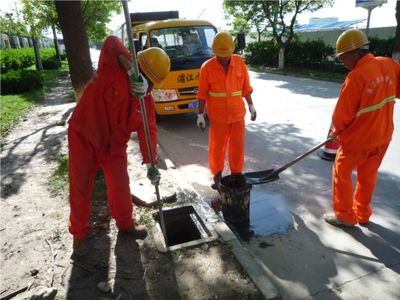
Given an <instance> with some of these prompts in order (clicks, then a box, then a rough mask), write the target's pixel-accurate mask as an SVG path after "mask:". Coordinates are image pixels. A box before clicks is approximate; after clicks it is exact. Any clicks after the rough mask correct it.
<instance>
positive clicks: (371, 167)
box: [332, 144, 389, 224]
mask: <svg viewBox="0 0 400 300" xmlns="http://www.w3.org/2000/svg"><path fill="white" fill-rule="evenodd" d="M388 146H389V144H386V145H383V146H379V147H375V148H372V149H368V150H362V151H348V150H343V148H341V147H340V148H339V150H338V153H337V154H336V160H335V163H334V165H333V174H332V179H333V180H332V181H333V182H332V185H333V186H332V199H333V210H334V211H335V214H336V215H337V216H338V217H339V218H340V219H341V220H343V221H345V222H347V223H350V224H355V223H357V222H360V223H366V222H368V220H369V218H370V216H371V214H372V209H371V206H370V203H371V200H372V194H373V192H374V189H375V184H376V180H377V178H378V168H379V166H380V164H381V162H382V159H383V157H384V156H385V153H386V150H387V148H388ZM354 169H356V170H357V179H356V187H355V190H353V184H352V171H353V170H354Z"/></svg>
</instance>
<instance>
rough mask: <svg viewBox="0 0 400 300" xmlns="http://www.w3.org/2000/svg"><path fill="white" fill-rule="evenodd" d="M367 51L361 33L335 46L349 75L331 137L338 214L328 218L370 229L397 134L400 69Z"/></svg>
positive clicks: (346, 35) (345, 36)
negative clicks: (381, 172) (388, 154)
mask: <svg viewBox="0 0 400 300" xmlns="http://www.w3.org/2000/svg"><path fill="white" fill-rule="evenodd" d="M368 49H369V41H368V39H367V37H366V36H365V34H364V33H363V32H362V31H360V30H357V29H349V30H347V31H345V32H343V33H342V34H341V35H340V36H339V38H338V40H337V42H336V55H337V56H338V57H339V59H340V60H341V61H342V63H343V64H344V65H345V66H346V68H348V69H349V70H350V73H349V74H348V75H347V77H346V79H345V81H344V83H343V85H342V88H341V91H340V95H339V99H338V102H337V104H336V107H335V110H334V112H333V116H332V124H333V130H332V137H333V138H334V139H335V140H337V141H338V142H339V143H340V148H339V150H338V152H337V155H336V159H335V163H334V165H333V182H332V193H333V210H334V213H329V214H325V215H324V219H325V221H326V222H328V223H330V224H332V225H334V226H353V225H355V224H356V223H359V224H361V225H365V224H368V222H369V219H370V216H371V214H372V209H371V206H370V203H371V199H372V195H373V191H374V189H375V184H376V181H377V177H378V168H379V166H380V164H381V162H382V159H383V157H384V155H385V153H386V150H387V148H388V146H389V143H390V141H391V139H392V134H393V128H394V126H393V109H394V103H395V98H396V97H397V98H398V97H399V96H400V83H399V76H400V65H399V63H397V62H395V61H394V60H392V59H391V58H387V57H375V56H374V55H372V54H371V53H369V51H368ZM354 169H356V170H357V180H356V186H355V189H353V185H352V178H351V177H352V171H353V170H354Z"/></svg>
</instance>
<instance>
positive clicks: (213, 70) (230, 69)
mask: <svg viewBox="0 0 400 300" xmlns="http://www.w3.org/2000/svg"><path fill="white" fill-rule="evenodd" d="M212 50H213V52H214V54H215V55H216V56H215V57H213V58H210V59H209V60H207V61H206V62H204V63H203V65H202V66H201V69H200V79H199V92H198V94H197V99H198V101H199V111H198V117H197V126H198V127H199V128H200V129H202V130H204V129H205V126H206V122H205V117H204V115H205V112H204V111H205V107H206V109H207V115H208V118H209V121H210V131H209V154H208V158H209V164H210V169H211V172H212V174H213V176H214V183H213V185H212V188H214V189H218V188H219V183H220V180H221V178H222V172H223V170H224V161H225V152H226V148H227V145H228V143H229V146H228V147H229V148H228V153H229V154H228V157H229V165H230V169H231V173H232V175H241V172H242V168H243V160H244V139H245V121H244V116H245V114H246V108H245V106H244V102H243V97H244V98H245V99H246V102H247V104H248V107H249V111H250V114H251V120H252V121H254V120H255V119H256V116H257V114H256V110H255V108H254V105H253V100H252V98H251V93H252V91H253V89H252V87H251V86H250V80H249V74H248V71H247V68H246V65H245V63H244V61H243V59H242V58H241V57H240V56H239V55H236V54H233V50H234V44H233V39H232V36H231V35H230V34H229V33H228V32H219V33H218V34H217V35H216V36H215V38H214V41H213V44H212Z"/></svg>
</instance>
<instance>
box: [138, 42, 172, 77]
mask: <svg viewBox="0 0 400 300" xmlns="http://www.w3.org/2000/svg"><path fill="white" fill-rule="evenodd" d="M137 58H138V63H139V66H140V69H141V70H142V71H143V72H144V74H145V75H146V76H147V78H149V79H150V80H151V81H152V82H153V83H160V82H162V81H163V80H164V79H165V77H167V75H168V73H169V70H170V68H171V61H170V59H169V56H168V54H167V53H166V52H165V51H164V50H163V49H161V48H158V47H150V48H147V49H146V50H143V51H139V52H138V54H137Z"/></svg>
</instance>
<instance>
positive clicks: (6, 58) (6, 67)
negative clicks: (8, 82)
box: [0, 48, 56, 73]
mask: <svg viewBox="0 0 400 300" xmlns="http://www.w3.org/2000/svg"><path fill="white" fill-rule="evenodd" d="M39 52H40V57H41V58H42V61H43V60H46V59H51V58H53V57H55V55H56V52H55V50H54V48H41V49H39ZM34 64H35V53H34V51H33V48H22V49H5V50H0V67H1V73H5V72H8V71H11V70H14V71H16V70H21V69H25V68H28V67H30V66H32V65H34Z"/></svg>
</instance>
